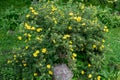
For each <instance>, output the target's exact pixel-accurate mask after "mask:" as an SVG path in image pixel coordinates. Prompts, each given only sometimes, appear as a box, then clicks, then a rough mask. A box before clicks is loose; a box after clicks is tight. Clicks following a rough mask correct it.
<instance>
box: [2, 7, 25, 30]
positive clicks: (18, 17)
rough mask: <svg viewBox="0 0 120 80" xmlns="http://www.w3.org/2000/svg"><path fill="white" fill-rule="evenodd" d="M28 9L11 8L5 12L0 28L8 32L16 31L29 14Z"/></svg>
mask: <svg viewBox="0 0 120 80" xmlns="http://www.w3.org/2000/svg"><path fill="white" fill-rule="evenodd" d="M25 8H26V7H24V8H21V9H15V8H14V7H13V6H11V7H10V8H9V9H6V10H5V11H4V15H3V16H1V17H0V28H1V29H3V30H6V31H9V30H11V31H15V29H16V28H17V27H18V26H19V25H20V24H21V23H22V21H23V15H24V14H25V13H26V12H27V11H25V10H24V9H25Z"/></svg>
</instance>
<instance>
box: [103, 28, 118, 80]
mask: <svg viewBox="0 0 120 80" xmlns="http://www.w3.org/2000/svg"><path fill="white" fill-rule="evenodd" d="M106 36H107V39H106V46H107V50H108V51H107V52H106V54H105V56H106V60H109V61H108V63H113V64H116V66H117V68H118V70H119V72H120V27H119V28H113V29H110V30H109V32H108V33H107V34H106ZM111 71H112V70H111ZM111 74H112V72H111ZM117 80H120V74H119V75H118V79H117Z"/></svg>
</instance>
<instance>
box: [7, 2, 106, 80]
mask: <svg viewBox="0 0 120 80" xmlns="http://www.w3.org/2000/svg"><path fill="white" fill-rule="evenodd" d="M56 3H57V2H55V1H48V2H46V1H45V2H44V1H43V0H41V1H40V2H39V3H38V4H35V5H34V4H33V5H32V6H31V7H30V8H29V12H28V14H26V21H25V22H24V28H23V30H22V34H23V35H19V36H18V40H23V41H24V42H25V43H23V44H24V47H22V48H21V49H20V51H19V52H18V53H17V54H14V55H13V58H12V60H8V63H9V64H10V63H11V64H12V65H13V66H14V67H15V72H17V73H19V74H17V75H16V79H23V80H32V79H37V80H52V75H53V67H54V66H55V65H57V64H61V63H65V64H67V65H68V66H69V68H70V69H71V70H73V71H74V72H75V74H74V76H75V78H76V79H84V78H85V79H89V78H93V79H96V77H97V78H98V79H97V80H100V78H101V77H100V75H99V74H98V73H97V72H99V71H97V70H98V69H99V67H100V65H101V64H99V62H100V61H98V62H94V60H97V59H98V58H100V59H101V57H99V55H101V54H102V53H103V51H104V42H105V40H104V33H105V32H108V29H107V26H104V25H103V24H102V23H100V22H99V21H98V19H97V17H96V8H95V7H93V6H90V7H85V6H84V4H81V3H75V4H72V2H68V3H67V4H66V5H63V6H59V5H57V4H56ZM96 63H97V64H96ZM87 64H88V66H86V65H87ZM93 75H94V76H93Z"/></svg>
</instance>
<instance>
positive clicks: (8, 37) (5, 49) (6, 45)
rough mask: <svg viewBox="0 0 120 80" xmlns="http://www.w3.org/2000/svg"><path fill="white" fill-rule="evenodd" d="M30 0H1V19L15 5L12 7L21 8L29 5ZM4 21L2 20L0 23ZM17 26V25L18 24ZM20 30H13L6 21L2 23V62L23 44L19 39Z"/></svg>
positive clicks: (0, 50) (0, 52) (0, 42)
mask: <svg viewBox="0 0 120 80" xmlns="http://www.w3.org/2000/svg"><path fill="white" fill-rule="evenodd" d="M29 5H30V0H1V1H0V19H1V17H3V16H5V14H6V13H5V12H6V10H7V9H9V8H11V7H13V8H12V9H21V8H22V7H25V6H29ZM3 22H4V21H1V20H0V24H3ZM16 27H17V26H16ZM17 32H18V30H15V31H11V30H9V28H8V27H7V26H6V23H4V25H3V26H1V25H0V62H1V61H4V60H5V59H6V58H7V57H8V55H10V53H13V51H14V50H15V49H16V48H18V47H19V46H20V44H21V42H19V41H18V40H17Z"/></svg>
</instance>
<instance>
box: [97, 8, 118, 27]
mask: <svg viewBox="0 0 120 80" xmlns="http://www.w3.org/2000/svg"><path fill="white" fill-rule="evenodd" d="M97 8H98V9H97V10H98V12H97V16H98V18H99V19H100V21H101V22H102V23H103V24H105V25H107V26H108V28H116V27H120V15H119V13H118V12H114V13H113V12H112V10H111V9H110V8H107V7H106V8H104V9H102V8H100V7H97Z"/></svg>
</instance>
